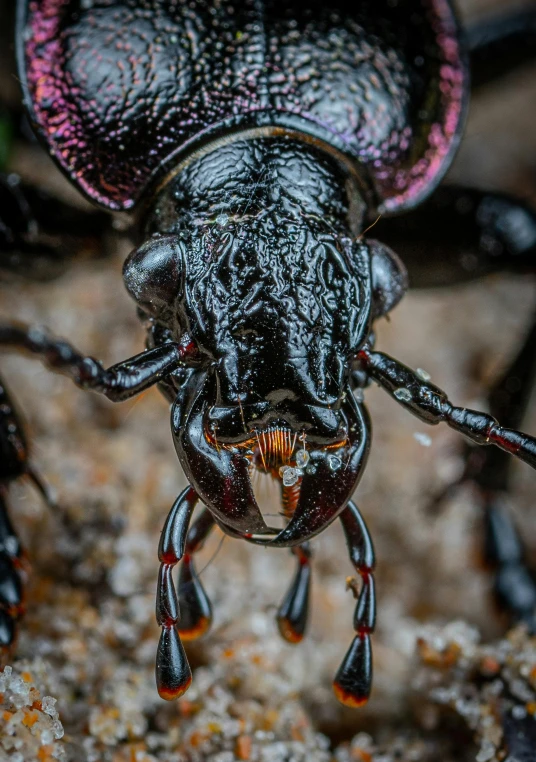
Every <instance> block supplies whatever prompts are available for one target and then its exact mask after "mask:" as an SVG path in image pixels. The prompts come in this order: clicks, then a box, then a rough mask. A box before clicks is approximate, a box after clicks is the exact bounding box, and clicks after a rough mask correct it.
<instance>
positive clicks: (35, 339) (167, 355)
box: [0, 323, 197, 402]
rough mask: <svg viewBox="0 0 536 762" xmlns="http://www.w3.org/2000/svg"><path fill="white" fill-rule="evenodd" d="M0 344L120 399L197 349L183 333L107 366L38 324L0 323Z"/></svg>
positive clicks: (185, 360)
mask: <svg viewBox="0 0 536 762" xmlns="http://www.w3.org/2000/svg"><path fill="white" fill-rule="evenodd" d="M0 347H5V348H6V349H11V350H16V351H26V352H30V353H31V354H34V355H36V356H37V357H39V359H41V360H42V361H43V362H44V363H45V365H46V366H47V367H48V368H49V369H50V370H52V371H55V372H57V373H62V374H63V375H65V376H68V377H69V378H70V379H71V380H72V381H73V382H74V383H75V384H76V385H77V386H79V387H80V388H81V389H87V390H91V391H94V392H98V393H100V394H104V395H105V396H106V397H108V399H109V400H112V402H122V401H124V400H127V399H130V398H131V397H134V396H135V395H136V394H140V392H143V391H145V390H146V389H148V388H149V387H151V386H154V384H157V383H159V382H160V381H162V380H163V379H165V378H166V377H167V376H169V375H170V374H171V373H173V371H175V370H177V369H178V368H180V367H183V366H184V365H185V364H187V363H188V362H190V361H191V360H193V361H194V363H195V358H196V356H197V350H196V348H195V346H194V344H193V343H192V342H191V340H190V339H189V337H188V336H187V335H185V339H184V341H183V342H182V343H175V342H169V343H165V344H161V345H159V346H156V347H154V348H153V349H149V350H147V351H146V352H141V353H140V354H139V355H136V356H135V357H131V358H130V359H128V360H125V361H124V362H121V363H117V365H113V366H112V367H111V368H104V367H103V366H102V365H101V363H100V362H97V360H95V359H94V358H93V357H87V356H85V355H82V354H80V353H79V352H78V351H77V350H76V349H75V348H74V347H73V346H72V345H71V344H69V343H68V342H67V341H64V340H63V339H57V338H54V337H52V336H50V335H49V334H48V333H47V332H46V331H44V330H43V329H41V328H35V327H33V328H32V327H30V326H25V325H19V324H14V323H11V324H6V323H0Z"/></svg>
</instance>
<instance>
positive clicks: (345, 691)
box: [333, 502, 376, 708]
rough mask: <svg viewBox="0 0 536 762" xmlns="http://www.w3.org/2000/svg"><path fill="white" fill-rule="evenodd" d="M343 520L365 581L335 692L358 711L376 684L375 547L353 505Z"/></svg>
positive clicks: (350, 505)
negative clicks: (372, 639)
mask: <svg viewBox="0 0 536 762" xmlns="http://www.w3.org/2000/svg"><path fill="white" fill-rule="evenodd" d="M340 518H341V523H342V527H343V530H344V534H345V537H346V543H347V546H348V551H349V553H350V559H351V561H352V564H353V565H354V567H355V570H356V571H357V572H358V574H359V575H360V577H361V590H360V592H359V596H358V599H357V604H356V607H355V613H354V630H355V632H356V635H355V637H354V640H353V641H352V644H351V646H350V648H349V649H348V652H347V654H346V656H345V657H344V659H343V662H342V664H341V666H340V667H339V671H338V672H337V674H336V676H335V680H334V683H333V690H334V692H335V695H336V696H337V698H338V699H339V701H340V702H341V703H342V704H345V705H346V706H349V707H353V708H357V707H359V706H362V705H363V704H365V703H366V702H367V700H368V698H369V695H370V688H371V684H372V650H371V645H370V635H371V633H372V632H373V631H374V627H375V624H376V595H375V589H374V576H373V571H374V564H375V559H374V547H373V545H372V540H371V537H370V534H369V531H368V529H367V525H366V524H365V522H364V520H363V517H362V516H361V513H360V512H359V509H358V508H357V506H356V505H355V504H354V503H353V502H350V503H348V505H347V507H346V508H345V510H344V511H343V512H342V513H341V516H340Z"/></svg>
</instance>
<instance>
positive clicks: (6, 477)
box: [0, 381, 53, 655]
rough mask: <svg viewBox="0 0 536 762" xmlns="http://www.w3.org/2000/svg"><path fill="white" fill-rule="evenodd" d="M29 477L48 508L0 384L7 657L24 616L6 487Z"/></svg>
mask: <svg viewBox="0 0 536 762" xmlns="http://www.w3.org/2000/svg"><path fill="white" fill-rule="evenodd" d="M24 476H29V477H30V479H31V480H32V481H33V482H34V484H36V485H37V486H38V489H39V491H40V493H41V494H42V496H43V497H44V498H45V500H46V502H47V503H48V504H49V505H52V504H53V501H52V498H51V496H50V494H49V490H48V488H47V487H46V485H45V484H44V483H43V481H42V480H41V478H40V477H39V475H38V474H37V472H36V471H35V470H34V469H33V468H32V467H31V466H30V465H29V463H28V447H27V444H26V438H25V436H24V431H23V429H22V425H21V422H20V419H19V416H18V414H17V412H16V410H15V408H14V407H13V404H12V402H11V400H10V398H9V395H8V393H7V390H6V388H5V386H4V385H3V384H2V382H1V381H0V654H2V655H7V652H8V650H9V649H10V648H11V646H12V645H13V644H14V642H15V638H16V634H17V624H18V621H19V619H20V618H21V616H22V615H23V613H24V601H23V581H24V576H25V568H24V567H25V561H24V552H23V550H22V547H21V543H20V540H19V538H18V537H17V534H16V532H15V530H14V528H13V525H12V524H11V521H10V518H9V510H8V490H9V485H10V484H11V483H12V482H13V481H15V480H16V479H18V478H20V477H24Z"/></svg>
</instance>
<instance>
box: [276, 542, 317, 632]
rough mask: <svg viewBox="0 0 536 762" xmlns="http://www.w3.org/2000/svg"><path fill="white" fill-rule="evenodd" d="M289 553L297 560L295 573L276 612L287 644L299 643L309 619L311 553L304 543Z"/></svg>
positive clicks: (280, 630)
mask: <svg viewBox="0 0 536 762" xmlns="http://www.w3.org/2000/svg"><path fill="white" fill-rule="evenodd" d="M291 552H292V554H293V555H294V556H296V560H297V567H296V573H295V575H294V579H293V580H292V583H291V585H290V587H289V589H288V591H287V594H286V595H285V597H284V599H283V601H282V603H281V605H280V607H279V609H278V611H277V626H278V628H279V632H280V633H281V636H282V637H283V638H284V639H285V640H286V641H287V642H288V643H300V642H301V640H303V636H304V635H305V631H306V629H307V622H308V619H309V594H310V590H311V551H310V549H309V544H308V543H304V544H303V545H297V546H295V547H294V548H292V549H291Z"/></svg>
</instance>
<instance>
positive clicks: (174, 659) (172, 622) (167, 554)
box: [156, 487, 198, 701]
mask: <svg viewBox="0 0 536 762" xmlns="http://www.w3.org/2000/svg"><path fill="white" fill-rule="evenodd" d="M197 500H198V497H197V493H196V492H195V490H193V489H192V488H191V487H187V488H186V489H185V490H184V492H182V493H181V494H180V495H179V497H178V498H177V499H176V500H175V502H174V503H173V506H172V508H171V510H170V512H169V515H168V517H167V520H166V523H165V525H164V529H163V531H162V535H161V538H160V546H159V548H158V557H159V559H160V572H159V576H158V589H157V597H156V621H157V622H158V624H159V625H160V627H161V628H162V633H161V635H160V642H159V643H158V651H157V654H156V685H157V688H158V693H159V694H160V696H161V697H162V698H163V699H166V700H169V701H170V700H172V699H174V698H178V697H179V696H182V694H183V693H185V691H187V690H188V688H189V687H190V683H191V682H192V672H191V670H190V665H189V664H188V659H187V658H186V653H185V651H184V647H183V645H182V643H181V639H180V636H179V633H178V623H179V618H180V612H179V601H178V598H177V593H176V592H175V586H174V585H173V578H172V572H173V568H174V567H175V566H176V564H178V562H179V561H180V559H181V558H182V557H183V556H184V551H185V546H186V537H187V534H188V525H189V523H190V518H191V516H192V511H193V510H194V507H195V505H196V503H197Z"/></svg>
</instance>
